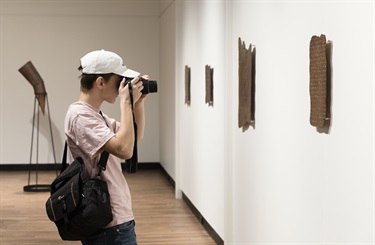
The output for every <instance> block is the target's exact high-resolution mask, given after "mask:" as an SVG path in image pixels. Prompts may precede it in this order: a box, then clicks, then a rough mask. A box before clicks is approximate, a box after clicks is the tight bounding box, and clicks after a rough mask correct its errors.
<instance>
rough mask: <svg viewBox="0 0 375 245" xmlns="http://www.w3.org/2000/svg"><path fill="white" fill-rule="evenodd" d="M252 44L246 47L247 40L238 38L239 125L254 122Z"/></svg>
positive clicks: (245, 125) (246, 125)
mask: <svg viewBox="0 0 375 245" xmlns="http://www.w3.org/2000/svg"><path fill="white" fill-rule="evenodd" d="M251 51H252V45H251V44H250V45H249V49H246V45H245V42H242V41H241V38H238V58H239V64H238V82H239V84H238V127H239V128H241V127H248V126H249V125H250V124H251V123H252V116H251V107H252V105H251V103H252V96H251V95H252V93H251V91H252V77H253V76H252V67H253V66H252V57H253V55H252V52H251Z"/></svg>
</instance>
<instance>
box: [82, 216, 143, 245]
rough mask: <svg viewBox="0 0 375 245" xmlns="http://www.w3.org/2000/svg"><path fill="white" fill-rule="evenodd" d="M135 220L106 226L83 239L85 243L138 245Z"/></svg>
mask: <svg viewBox="0 0 375 245" xmlns="http://www.w3.org/2000/svg"><path fill="white" fill-rule="evenodd" d="M134 226H135V222H134V220H132V221H129V222H126V223H123V224H121V225H116V226H114V227H110V228H106V229H104V230H103V231H102V232H99V233H98V234H97V235H93V236H92V237H90V238H88V239H85V240H82V244H83V245H137V239H136V235H135V228H134Z"/></svg>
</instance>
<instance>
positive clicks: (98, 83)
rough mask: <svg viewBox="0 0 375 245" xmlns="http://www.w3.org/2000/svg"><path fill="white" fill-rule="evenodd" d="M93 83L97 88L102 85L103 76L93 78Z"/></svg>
mask: <svg viewBox="0 0 375 245" xmlns="http://www.w3.org/2000/svg"><path fill="white" fill-rule="evenodd" d="M95 84H96V86H97V87H98V88H101V87H103V84H104V78H103V77H100V76H99V77H97V78H96V80H95Z"/></svg>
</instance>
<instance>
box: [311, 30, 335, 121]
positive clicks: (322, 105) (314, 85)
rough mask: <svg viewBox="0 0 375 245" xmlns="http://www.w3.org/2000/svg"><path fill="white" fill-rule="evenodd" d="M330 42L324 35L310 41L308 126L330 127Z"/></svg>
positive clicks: (314, 37) (313, 37)
mask: <svg viewBox="0 0 375 245" xmlns="http://www.w3.org/2000/svg"><path fill="white" fill-rule="evenodd" d="M331 52H332V42H331V41H328V42H327V41H326V36H325V35H324V34H322V35H320V36H312V37H311V40H310V86H309V92H310V124H311V125H312V126H314V127H318V128H323V127H329V126H330V117H331V109H330V107H331V82H332V81H331Z"/></svg>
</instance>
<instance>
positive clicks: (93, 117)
mask: <svg viewBox="0 0 375 245" xmlns="http://www.w3.org/2000/svg"><path fill="white" fill-rule="evenodd" d="M103 116H104V118H105V121H104V119H103V117H102V115H100V113H99V111H98V110H97V109H96V108H95V107H93V106H91V105H90V104H87V103H85V102H82V101H78V102H75V103H73V104H71V105H70V107H69V109H68V112H67V114H66V117H65V134H66V136H67V139H68V145H69V149H70V152H71V154H72V157H73V158H76V157H78V156H80V157H82V159H83V161H84V163H85V176H84V177H85V178H87V177H94V176H95V175H96V174H97V173H98V167H97V164H98V162H99V159H100V154H101V152H102V150H101V148H102V147H103V145H104V144H105V143H106V142H107V141H108V140H109V139H111V138H112V137H113V136H115V132H116V131H117V130H118V127H119V122H117V121H116V120H114V119H112V118H109V117H108V116H107V115H105V114H103ZM106 122H107V124H108V126H107V125H106ZM102 177H103V179H104V180H105V181H106V182H107V185H108V190H109V195H110V199H111V206H112V214H113V220H112V222H111V223H110V224H109V225H108V226H107V227H112V226H115V225H119V224H122V223H124V222H128V221H130V220H133V219H134V216H133V212H132V206H131V196H130V191H129V187H128V184H127V182H126V180H125V177H124V175H123V173H122V168H121V160H120V159H119V158H118V157H116V156H114V155H112V154H109V157H108V161H107V169H106V170H105V171H103V172H102Z"/></svg>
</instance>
